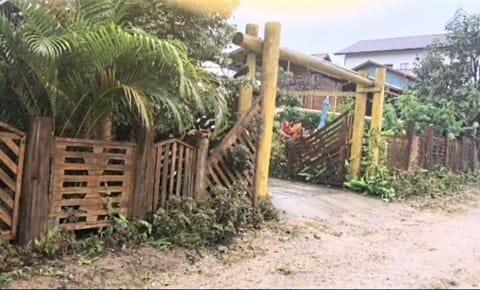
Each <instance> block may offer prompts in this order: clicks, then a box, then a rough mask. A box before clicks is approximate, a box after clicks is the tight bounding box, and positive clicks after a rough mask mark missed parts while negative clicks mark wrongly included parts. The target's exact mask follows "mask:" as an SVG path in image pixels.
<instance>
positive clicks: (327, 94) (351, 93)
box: [278, 91, 355, 97]
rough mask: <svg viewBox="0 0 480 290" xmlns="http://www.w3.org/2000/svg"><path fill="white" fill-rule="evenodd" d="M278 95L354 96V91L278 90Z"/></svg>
mask: <svg viewBox="0 0 480 290" xmlns="http://www.w3.org/2000/svg"><path fill="white" fill-rule="evenodd" d="M278 94H279V95H280V96H297V97H355V92H327V91H279V92H278Z"/></svg>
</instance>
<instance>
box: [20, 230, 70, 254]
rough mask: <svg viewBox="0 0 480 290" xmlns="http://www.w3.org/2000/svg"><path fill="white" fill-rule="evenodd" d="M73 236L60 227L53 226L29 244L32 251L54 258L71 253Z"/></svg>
mask: <svg viewBox="0 0 480 290" xmlns="http://www.w3.org/2000/svg"><path fill="white" fill-rule="evenodd" d="M74 239H75V236H74V235H73V233H72V232H67V231H65V230H63V229H61V228H60V227H55V228H53V229H51V230H49V231H48V232H46V233H44V234H42V235H40V236H39V237H38V238H36V239H35V240H33V241H32V242H31V243H30V244H29V245H30V247H31V248H32V250H33V251H35V252H36V253H38V254H40V255H42V256H43V257H46V258H55V257H57V256H62V255H63V256H64V255H67V254H68V253H71V252H72V250H73V248H72V245H73V241H74Z"/></svg>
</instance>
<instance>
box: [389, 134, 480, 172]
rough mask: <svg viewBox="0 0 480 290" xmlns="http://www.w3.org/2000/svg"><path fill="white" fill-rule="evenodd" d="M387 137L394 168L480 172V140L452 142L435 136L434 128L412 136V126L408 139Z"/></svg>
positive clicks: (405, 137)
mask: <svg viewBox="0 0 480 290" xmlns="http://www.w3.org/2000/svg"><path fill="white" fill-rule="evenodd" d="M384 138H385V139H386V141H387V143H388V151H387V164H388V167H389V168H391V169H396V170H406V171H414V170H417V169H419V168H424V169H427V170H431V169H433V168H435V167H445V168H448V169H451V170H455V171H468V170H476V169H480V159H479V156H480V139H474V138H466V137H464V138H461V139H460V140H449V139H448V138H446V137H435V136H434V135H433V129H432V128H431V127H426V128H425V133H424V135H423V136H417V135H415V134H414V133H413V126H412V125H410V126H409V129H408V130H407V136H394V137H384Z"/></svg>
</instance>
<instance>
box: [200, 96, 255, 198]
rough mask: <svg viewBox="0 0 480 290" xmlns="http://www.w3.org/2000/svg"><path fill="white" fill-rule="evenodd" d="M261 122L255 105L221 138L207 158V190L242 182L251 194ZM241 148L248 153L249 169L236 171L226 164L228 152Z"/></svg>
mask: <svg viewBox="0 0 480 290" xmlns="http://www.w3.org/2000/svg"><path fill="white" fill-rule="evenodd" d="M262 123H263V120H262V117H261V114H260V105H259V104H258V103H256V104H255V105H254V106H252V108H251V109H250V110H249V111H248V112H247V113H246V114H245V116H244V117H243V118H242V119H240V120H239V121H238V122H237V123H236V124H235V126H234V127H233V128H232V129H231V130H230V132H228V134H227V135H226V136H225V137H224V138H223V140H222V142H221V143H220V145H219V146H218V147H217V148H216V150H215V152H214V153H213V154H212V155H211V156H210V157H209V158H208V178H207V188H209V189H211V188H212V187H214V186H224V187H226V188H231V187H232V185H233V184H234V183H236V182H242V183H243V184H244V185H245V187H246V190H247V191H248V193H249V194H253V177H254V172H255V168H254V167H255V166H254V164H255V157H256V148H257V143H258V136H259V134H258V133H259V131H260V127H261V126H262ZM238 146H242V147H243V148H244V149H245V150H244V151H246V152H248V156H247V163H248V164H250V167H249V168H248V169H245V170H242V171H240V170H238V169H235V168H233V167H232V166H230V165H229V164H228V162H227V158H228V157H227V155H228V154H229V150H230V149H233V148H235V147H238Z"/></svg>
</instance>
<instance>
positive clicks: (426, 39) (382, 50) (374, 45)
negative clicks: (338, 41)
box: [335, 34, 446, 72]
mask: <svg viewBox="0 0 480 290" xmlns="http://www.w3.org/2000/svg"><path fill="white" fill-rule="evenodd" d="M445 40H446V36H445V34H431V35H420V36H409V37H396V38H384V39H375V40H361V41H359V42H356V43H354V44H352V45H350V46H349V47H346V48H344V49H342V50H340V51H339V52H336V53H335V55H343V56H344V66H345V67H347V68H354V67H357V66H359V65H361V64H363V63H365V62H366V61H369V60H370V61H373V62H376V63H379V64H381V65H384V66H386V67H388V68H393V69H396V70H401V71H407V72H411V71H412V70H413V68H414V66H415V62H416V59H417V58H418V57H422V56H423V54H424V52H425V48H426V47H427V46H429V45H431V44H433V43H434V42H437V41H438V42H440V43H442V42H445Z"/></svg>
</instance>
